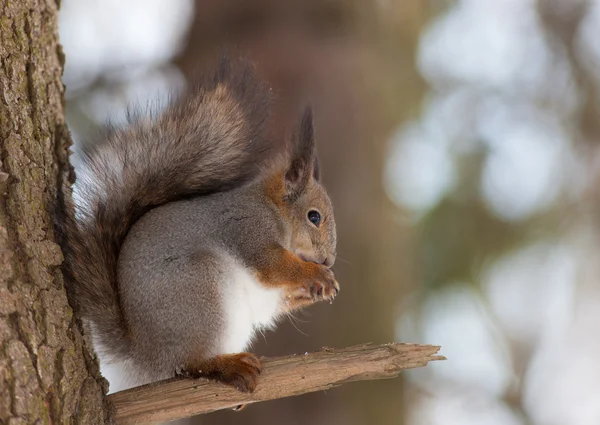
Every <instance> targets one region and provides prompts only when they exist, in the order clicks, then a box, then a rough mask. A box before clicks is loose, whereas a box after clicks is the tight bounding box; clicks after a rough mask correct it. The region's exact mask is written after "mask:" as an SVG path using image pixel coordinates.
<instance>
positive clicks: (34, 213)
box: [0, 0, 105, 425]
mask: <svg viewBox="0 0 600 425" xmlns="http://www.w3.org/2000/svg"><path fill="white" fill-rule="evenodd" d="M57 25H58V4H57V2H55V1H53V0H47V1H41V0H30V1H24V0H0V92H1V95H0V141H1V146H0V150H1V151H0V155H1V157H0V159H1V164H0V167H1V168H0V186H1V188H2V193H1V195H0V423H1V424H11V425H13V424H34V423H35V424H50V423H54V424H70V423H73V424H100V423H104V418H105V409H104V407H103V392H104V389H105V388H104V387H105V383H104V382H105V381H104V380H103V379H102V378H100V377H99V374H98V368H97V364H96V360H95V359H94V358H93V356H91V355H90V352H89V351H88V349H87V348H86V344H85V343H84V340H83V337H82V333H81V331H80V328H79V326H78V323H77V321H76V320H75V318H74V316H73V313H72V311H71V308H70V307H69V304H68V302H67V296H66V293H65V289H64V285H63V279H62V275H61V273H60V270H59V268H58V266H59V265H60V263H61V261H62V253H61V250H60V248H59V246H58V245H57V244H56V241H55V236H54V232H53V221H52V205H54V203H55V200H56V193H57V188H58V187H60V185H61V183H60V181H61V179H60V175H63V174H66V173H64V171H66V170H68V161H67V155H66V150H67V148H68V146H69V145H70V137H69V132H68V130H67V128H66V124H65V117H64V98H63V94H64V86H63V84H62V82H61V75H62V70H63V61H64V57H63V54H62V51H61V47H60V45H59V43H58V30H57Z"/></svg>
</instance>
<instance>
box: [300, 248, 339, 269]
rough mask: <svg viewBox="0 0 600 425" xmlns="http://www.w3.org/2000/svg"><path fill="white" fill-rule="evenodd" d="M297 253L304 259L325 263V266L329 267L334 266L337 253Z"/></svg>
mask: <svg viewBox="0 0 600 425" xmlns="http://www.w3.org/2000/svg"><path fill="white" fill-rule="evenodd" d="M296 255H298V257H300V258H301V259H302V260H303V261H309V262H311V263H317V264H323V265H324V266H325V267H327V268H329V267H331V266H333V263H334V262H335V255H327V254H323V255H320V254H312V253H306V252H297V253H296Z"/></svg>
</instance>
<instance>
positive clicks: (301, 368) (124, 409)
mask: <svg viewBox="0 0 600 425" xmlns="http://www.w3.org/2000/svg"><path fill="white" fill-rule="evenodd" d="M439 348H440V347H437V346H432V345H416V344H398V343H392V344H385V345H359V346H355V347H349V348H344V349H341V350H334V349H331V348H323V349H322V350H321V351H317V352H315V353H306V354H303V355H293V356H287V357H276V358H262V359H261V362H262V366H263V371H262V374H261V376H260V381H259V383H258V386H257V388H256V391H255V392H254V393H252V394H247V393H242V392H239V391H237V390H236V389H234V388H232V387H228V386H226V385H223V384H219V383H217V382H210V381H208V380H206V379H196V380H191V379H169V380H166V381H161V382H156V383H153V384H149V385H145V386H142V387H138V388H132V389H130V390H126V391H121V392H118V393H115V394H111V395H109V396H108V400H109V402H111V403H112V404H113V406H114V417H115V420H116V423H118V424H123V425H124V424H139V423H147V422H158V421H170V420H175V419H180V418H186V417H190V416H194V415H199V414H202V413H209V412H214V411H215V410H221V409H228V408H234V407H236V406H239V405H241V404H250V403H256V402H259V401H266V400H273V399H276V398H283V397H289V396H294V395H300V394H304V393H309V392H313V391H322V390H327V389H329V388H332V387H336V386H339V385H341V384H343V383H346V382H352V381H362V380H370V379H385V378H394V377H396V376H398V374H399V373H400V371H402V370H404V369H411V368H415V367H422V366H426V365H427V363H428V362H430V361H432V360H445V358H444V357H443V356H437V355H435V354H436V353H437V352H438V350H439Z"/></svg>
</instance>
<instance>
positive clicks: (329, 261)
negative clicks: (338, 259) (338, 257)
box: [322, 255, 335, 268]
mask: <svg viewBox="0 0 600 425" xmlns="http://www.w3.org/2000/svg"><path fill="white" fill-rule="evenodd" d="M333 263H335V255H328V256H327V257H325V260H323V263H322V264H323V265H324V266H325V267H327V268H331V266H333Z"/></svg>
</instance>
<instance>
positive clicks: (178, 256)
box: [58, 58, 339, 391]
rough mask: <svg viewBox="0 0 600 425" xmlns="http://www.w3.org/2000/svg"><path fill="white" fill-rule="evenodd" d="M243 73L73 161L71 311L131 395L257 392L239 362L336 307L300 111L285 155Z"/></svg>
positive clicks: (207, 85) (245, 66)
mask: <svg viewBox="0 0 600 425" xmlns="http://www.w3.org/2000/svg"><path fill="white" fill-rule="evenodd" d="M271 107H272V100H271V94H270V90H269V88H268V87H267V86H266V85H265V84H264V83H263V82H261V81H260V80H259V78H258V77H256V73H255V72H254V70H253V67H252V65H251V64H250V63H248V62H247V61H232V60H230V59H227V58H225V59H223V60H222V62H221V64H220V65H219V67H218V69H217V70H216V71H215V72H214V73H212V74H210V75H208V76H207V77H206V78H204V79H203V80H201V81H200V83H199V84H197V86H196V87H195V88H194V89H192V90H190V91H189V93H187V94H185V96H183V97H182V98H181V99H180V100H178V101H176V102H175V103H174V104H172V105H171V106H169V107H168V108H167V109H166V110H165V111H164V112H163V113H162V114H160V115H159V116H156V117H153V118H152V119H139V120H134V121H133V122H131V123H130V125H129V127H127V128H123V129H111V130H109V131H108V132H107V134H106V135H105V136H104V137H103V138H102V140H100V141H99V142H97V143H96V144H92V145H89V146H88V147H84V148H83V149H82V151H81V152H80V162H81V165H80V166H79V167H78V168H79V170H76V171H78V173H77V178H76V181H75V185H74V188H73V190H74V197H73V198H74V200H75V203H74V204H72V203H70V202H68V201H66V199H67V198H68V197H63V205H62V213H61V214H60V218H59V223H58V229H59V233H60V235H61V239H62V242H61V244H62V246H63V250H64V252H65V263H64V273H65V276H66V282H67V289H68V293H69V297H70V300H71V303H72V304H73V306H74V308H75V310H76V312H77V313H78V314H79V316H80V317H82V318H83V320H84V322H85V323H87V324H89V326H90V328H91V331H92V335H93V340H94V346H95V348H96V350H97V352H98V353H99V355H100V357H101V359H110V360H111V361H114V362H120V363H121V364H123V365H124V366H125V367H124V373H126V374H127V375H128V380H129V383H130V384H131V385H140V384H144V383H148V382H152V381H156V380H159V379H164V378H168V377H172V376H175V375H176V374H183V375H186V376H190V377H201V376H204V377H208V378H210V379H214V380H217V381H220V382H223V383H226V384H229V385H233V386H234V387H236V388H237V389H239V390H240V391H253V390H254V389H255V387H256V384H257V378H258V376H259V374H260V370H261V366H260V361H259V359H258V358H257V357H256V356H255V355H254V354H251V353H248V352H245V350H247V348H248V347H249V345H250V343H251V342H252V339H253V336H254V335H255V333H256V332H257V331H260V330H261V329H265V328H272V327H274V326H275V323H276V322H277V320H278V319H279V318H281V317H283V316H285V315H286V314H287V313H290V312H292V311H294V310H297V309H300V308H302V307H305V306H309V305H311V304H313V303H315V302H317V301H322V300H333V298H334V297H335V296H336V295H337V293H338V291H339V285H338V282H337V281H336V279H335V277H334V274H333V272H332V270H331V266H332V265H333V263H334V261H335V257H336V227H335V220H334V216H333V208H332V205H331V201H330V199H329V197H328V195H327V192H326V191H325V189H324V187H323V186H322V185H321V183H320V181H319V180H320V175H319V165H318V161H317V155H316V148H315V140H314V131H313V119H312V112H311V109H310V107H308V108H306V109H305V110H304V112H303V113H302V114H301V116H300V117H299V119H298V122H297V125H296V127H295V129H294V131H293V132H291V133H292V136H291V138H290V140H288V141H287V143H286V144H285V145H286V146H287V148H286V152H285V155H281V154H277V152H276V149H275V145H276V144H279V145H281V141H277V140H273V139H272V138H271V137H269V136H268V135H267V132H266V130H265V127H266V123H267V121H268V118H269V113H270V112H269V111H270V108H271Z"/></svg>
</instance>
